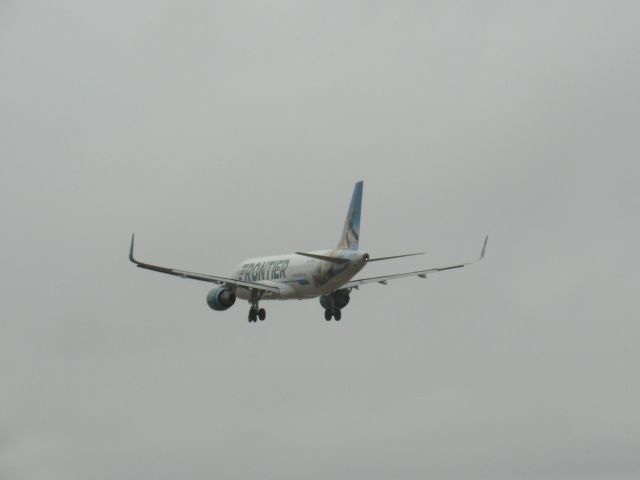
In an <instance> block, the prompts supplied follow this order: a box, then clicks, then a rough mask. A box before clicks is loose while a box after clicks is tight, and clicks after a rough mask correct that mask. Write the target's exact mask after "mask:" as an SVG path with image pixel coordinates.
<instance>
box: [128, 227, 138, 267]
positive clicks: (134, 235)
mask: <svg viewBox="0 0 640 480" xmlns="http://www.w3.org/2000/svg"><path fill="white" fill-rule="evenodd" d="M135 237H136V234H135V233H132V234H131V246H130V247H129V260H130V261H131V262H133V263H138V262H137V261H136V259H135V258H133V241H134V240H135Z"/></svg>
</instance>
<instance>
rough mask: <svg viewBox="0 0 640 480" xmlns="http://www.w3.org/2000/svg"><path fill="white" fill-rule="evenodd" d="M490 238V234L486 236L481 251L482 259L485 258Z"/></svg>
mask: <svg viewBox="0 0 640 480" xmlns="http://www.w3.org/2000/svg"><path fill="white" fill-rule="evenodd" d="M488 240H489V235H487V236H486V237H484V244H483V245H482V252H480V260H482V259H483V258H484V254H485V252H486V251H487V241H488Z"/></svg>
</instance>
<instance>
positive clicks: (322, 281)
mask: <svg viewBox="0 0 640 480" xmlns="http://www.w3.org/2000/svg"><path fill="white" fill-rule="evenodd" d="M362 189H363V182H362V181H360V182H357V183H356V184H355V187H354V189H353V195H352V197H351V203H350V205H349V211H348V212H347V218H346V219H345V222H344V227H343V229H342V235H341V236H340V241H339V242H338V245H337V246H336V248H333V249H330V250H320V251H313V252H295V253H292V254H287V255H276V256H271V257H261V258H251V259H248V260H245V261H243V262H242V263H240V265H238V267H237V268H236V270H235V272H234V273H233V275H231V276H229V277H219V276H216V275H208V274H204V273H194V272H188V271H186V270H178V269H175V268H168V267H161V266H158V265H151V264H149V263H143V262H140V261H138V260H136V259H135V258H134V256H133V245H134V240H135V236H134V235H132V236H131V246H130V248H129V260H131V261H132V262H133V263H135V264H136V265H137V266H138V267H140V268H145V269H147V270H153V271H155V272H160V273H166V274H169V275H175V276H177V277H182V278H190V279H193V280H200V281H202V282H210V283H215V284H217V285H218V287H216V288H214V289H213V290H211V291H210V292H209V293H208V294H207V304H208V305H209V307H211V308H212V309H213V310H217V311H223V310H227V309H229V308H231V307H232V306H233V305H234V304H235V302H236V299H238V298H240V299H243V300H247V301H248V302H249V305H250V308H249V322H257V321H258V320H264V319H265V318H266V316H267V313H266V311H265V309H264V308H261V307H260V302H261V301H264V300H291V299H296V300H301V299H308V298H319V299H320V305H321V306H322V308H323V309H324V318H325V320H327V321H329V320H331V319H335V320H340V319H341V318H342V309H343V308H344V307H346V306H347V304H348V303H349V300H350V295H351V292H352V291H353V290H354V289H357V288H358V287H360V286H361V285H366V284H369V283H380V284H383V285H386V284H387V282H388V281H391V280H396V279H398V278H404V277H414V276H415V277H419V278H426V277H427V275H431V274H433V273H436V272H442V271H445V270H453V269H455V268H462V267H465V266H467V265H470V264H471V263H475V262H467V263H459V264H456V265H449V266H445V267H437V268H427V269H423V270H416V271H412V272H403V273H394V274H391V275H382V276H376V277H368V278H367V277H365V278H355V279H354V277H355V276H356V275H357V274H358V273H359V272H360V271H361V270H362V269H363V268H364V267H365V266H366V265H367V264H368V263H371V262H378V261H381V260H391V259H394V258H401V257H411V256H415V255H422V254H424V253H425V252H418V253H405V254H402V255H394V256H391V257H378V258H371V257H370V256H369V254H368V253H366V252H364V251H362V250H360V213H361V209H362ZM487 240H488V237H485V239H484V244H483V245H482V251H481V253H480V257H479V258H478V260H482V258H484V254H485V251H486V248H487ZM478 260H476V261H478Z"/></svg>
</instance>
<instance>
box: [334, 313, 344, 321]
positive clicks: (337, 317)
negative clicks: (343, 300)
mask: <svg viewBox="0 0 640 480" xmlns="http://www.w3.org/2000/svg"><path fill="white" fill-rule="evenodd" d="M333 318H335V319H336V322H339V321H340V319H341V318H342V312H341V311H340V310H336V311H335V312H333Z"/></svg>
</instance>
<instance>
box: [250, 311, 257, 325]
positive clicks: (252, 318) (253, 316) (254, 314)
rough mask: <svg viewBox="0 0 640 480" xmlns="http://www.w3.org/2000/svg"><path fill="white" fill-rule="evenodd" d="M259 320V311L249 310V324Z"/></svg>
mask: <svg viewBox="0 0 640 480" xmlns="http://www.w3.org/2000/svg"><path fill="white" fill-rule="evenodd" d="M257 318H258V311H257V310H256V309H255V308H251V309H249V322H255V321H257Z"/></svg>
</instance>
